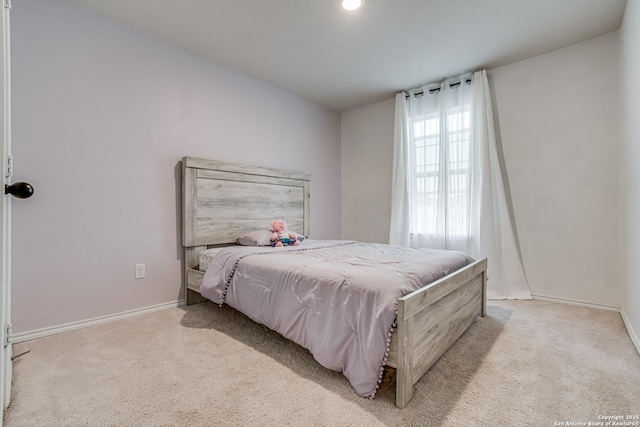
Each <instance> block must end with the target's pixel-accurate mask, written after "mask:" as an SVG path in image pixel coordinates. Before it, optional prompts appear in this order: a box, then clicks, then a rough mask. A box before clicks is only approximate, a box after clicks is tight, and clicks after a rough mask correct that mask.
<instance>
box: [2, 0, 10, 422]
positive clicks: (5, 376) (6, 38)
mask: <svg viewBox="0 0 640 427" xmlns="http://www.w3.org/2000/svg"><path fill="white" fill-rule="evenodd" d="M0 9H1V10H2V12H1V14H2V19H1V20H0V21H1V24H0V25H1V26H2V28H1V31H0V60H1V61H2V64H1V66H0V70H1V71H0V73H1V74H2V80H1V82H2V83H1V84H0V98H1V100H0V135H2V144H0V146H2V152H1V153H0V158H1V159H2V168H1V169H2V175H3V176H4V180H3V182H4V185H9V184H11V177H12V173H13V171H12V167H11V160H12V159H11V39H10V31H11V29H10V12H11V0H2V6H1V7H0ZM0 212H1V213H0V216H1V217H2V219H1V221H0V222H1V224H0V282H1V283H0V285H1V291H0V296H1V298H2V300H1V301H0V321H1V324H0V325H1V329H2V333H1V335H2V345H0V349H1V351H0V407H2V414H3V415H4V410H5V409H6V408H7V407H8V406H9V402H10V399H11V374H12V362H11V352H12V344H11V198H10V197H8V196H6V195H4V194H3V195H2V196H0ZM2 418H4V417H2ZM2 418H0V426H1V425H2Z"/></svg>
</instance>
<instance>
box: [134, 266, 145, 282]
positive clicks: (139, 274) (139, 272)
mask: <svg viewBox="0 0 640 427" xmlns="http://www.w3.org/2000/svg"><path fill="white" fill-rule="evenodd" d="M146 273H147V272H146V268H145V266H144V264H136V279H144V276H145V275H146Z"/></svg>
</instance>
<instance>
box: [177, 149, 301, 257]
mask: <svg viewBox="0 0 640 427" xmlns="http://www.w3.org/2000/svg"><path fill="white" fill-rule="evenodd" d="M310 183H311V175H309V174H306V173H302V172H294V171H289V170H280V169H272V168H267V167H261V166H249V165H243V164H237V163H228V162H220V161H216V160H207V159H200V158H195V157H184V158H183V159H182V246H184V247H185V262H186V267H187V268H193V267H194V266H195V265H197V259H198V252H199V251H200V250H202V249H204V248H206V247H211V246H221V245H229V244H235V242H236V239H237V238H238V237H239V236H241V235H242V234H244V233H247V232H250V231H255V230H265V229H268V227H269V225H270V221H271V220H272V219H276V218H284V219H285V220H286V221H287V223H288V225H289V229H290V230H292V231H296V232H298V233H301V234H303V235H305V236H309V200H310V194H309V186H310Z"/></svg>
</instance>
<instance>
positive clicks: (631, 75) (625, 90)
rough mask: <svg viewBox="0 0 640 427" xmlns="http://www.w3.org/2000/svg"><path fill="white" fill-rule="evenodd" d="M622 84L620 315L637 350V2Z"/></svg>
mask: <svg viewBox="0 0 640 427" xmlns="http://www.w3.org/2000/svg"><path fill="white" fill-rule="evenodd" d="M620 41H621V43H620V46H621V49H620V50H621V58H622V66H621V71H622V73H621V82H622V90H621V94H622V113H623V114H622V117H623V120H622V132H621V133H622V138H621V139H622V155H621V159H622V160H621V163H622V180H621V183H622V185H621V187H622V193H621V197H620V199H621V201H622V210H621V212H622V226H623V228H622V230H624V232H623V233H622V250H621V253H622V256H623V276H622V277H623V282H622V283H623V285H622V286H623V290H622V315H623V317H624V320H625V324H626V326H627V330H628V331H629V334H630V335H631V338H632V339H633V341H634V343H635V345H636V348H637V349H638V351H640V263H639V262H638V260H640V191H638V187H639V185H638V184H639V183H640V120H639V119H640V81H638V76H640V0H628V1H627V8H626V11H625V15H624V21H623V24H622V27H621V29H620Z"/></svg>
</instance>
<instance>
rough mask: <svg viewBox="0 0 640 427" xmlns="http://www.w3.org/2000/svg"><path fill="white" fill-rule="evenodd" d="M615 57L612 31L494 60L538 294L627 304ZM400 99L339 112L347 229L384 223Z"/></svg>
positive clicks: (364, 235)
mask: <svg viewBox="0 0 640 427" xmlns="http://www.w3.org/2000/svg"><path fill="white" fill-rule="evenodd" d="M617 64H618V33H617V32H615V33H610V34H608V35H604V36H602V37H598V38H595V39H591V40H588V41H586V42H584V43H580V44H577V45H574V46H570V47H568V48H565V49H562V50H558V51H555V52H552V53H549V54H546V55H541V56H538V57H534V58H531V59H529V60H526V61H521V62H518V63H514V64H511V65H507V66H504V67H500V68H497V69H493V70H489V75H490V80H491V85H492V87H493V88H494V89H495V99H494V103H495V104H496V106H497V111H496V114H495V116H496V120H497V122H498V123H497V124H498V128H497V132H498V133H500V132H501V142H502V145H503V149H504V156H505V161H506V166H507V167H506V169H507V173H508V178H509V183H510V188H511V193H512V194H511V196H512V202H513V209H514V213H515V221H516V226H517V230H518V235H519V239H520V245H521V249H522V255H523V261H524V266H525V270H526V273H527V276H528V279H529V282H530V286H531V290H532V292H533V293H534V294H539V295H546V296H549V297H554V298H561V299H570V300H576V301H584V302H588V303H592V304H601V305H605V306H619V305H620V287H619V277H620V275H619V262H618V259H619V249H618V248H619V231H618V226H619V223H618V191H617V187H618V178H617V176H618V152H619V143H618V141H619V136H618V133H617V126H618V119H617V112H618V105H619V97H618V90H617V85H616V77H617V72H618V67H617ZM393 105H394V100H393V99H390V100H388V101H384V102H381V103H378V104H373V105H371V106H365V107H361V108H356V109H353V110H350V111H347V112H344V113H343V114H342V174H343V195H342V196H343V197H342V217H343V237H344V238H359V239H360V240H370V241H377V240H380V239H381V238H382V236H383V235H384V237H385V238H386V234H384V233H388V231H387V230H388V224H389V210H390V196H389V198H387V195H388V194H390V193H389V191H390V188H391V164H392V159H393V153H392V145H393V142H392V141H393V114H394V108H393ZM368 127H372V128H373V129H376V130H377V131H372V132H366V131H364V130H363V129H366V128H368ZM371 149H375V150H378V151H376V152H375V153H372V152H370V151H369V150H371ZM353 168H356V169H355V172H354V171H353ZM354 175H355V177H354ZM350 181H351V182H350ZM381 189H383V191H380V190H381ZM363 199H364V200H363ZM374 200H375V205H374ZM371 216H375V218H369V217H371ZM365 218H366V223H365ZM357 220H362V221H363V222H362V223H361V224H356V223H355V222H356V221H357ZM347 224H349V226H347ZM369 224H374V226H370V225H369ZM384 226H386V227H387V229H384V230H383V229H382V228H383V227H384ZM350 229H355V230H356V231H357V232H351V230H350Z"/></svg>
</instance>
